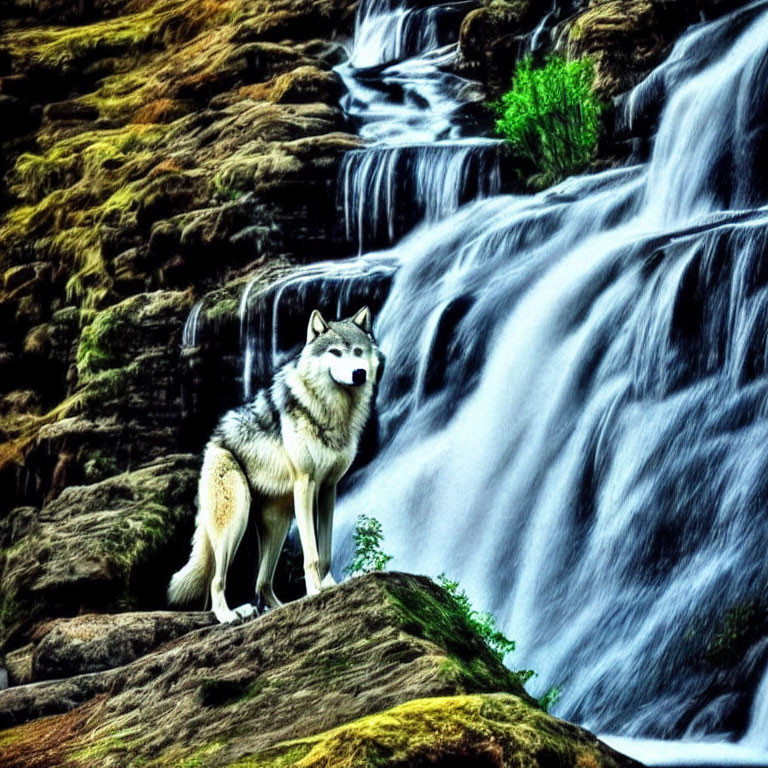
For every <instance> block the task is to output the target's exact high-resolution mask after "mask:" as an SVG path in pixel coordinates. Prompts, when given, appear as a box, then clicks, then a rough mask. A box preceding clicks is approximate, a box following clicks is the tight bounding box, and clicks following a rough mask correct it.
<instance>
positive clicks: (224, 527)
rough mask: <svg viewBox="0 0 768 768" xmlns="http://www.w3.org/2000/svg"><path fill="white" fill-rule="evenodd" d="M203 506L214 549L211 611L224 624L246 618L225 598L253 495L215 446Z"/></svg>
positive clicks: (229, 457) (207, 464)
mask: <svg viewBox="0 0 768 768" xmlns="http://www.w3.org/2000/svg"><path fill="white" fill-rule="evenodd" d="M200 505H201V508H203V509H204V510H205V516H204V517H205V521H206V524H207V528H208V536H209V538H210V541H211V546H212V548H213V559H214V572H213V579H212V581H211V609H212V610H213V612H214V614H216V618H217V619H218V620H219V621H220V622H222V623H223V622H235V621H240V620H241V619H243V618H246V616H245V615H244V614H245V613H247V611H243V610H241V609H237V610H236V611H232V610H230V608H229V606H228V605H227V601H226V598H225V596H224V590H225V588H226V585H227V571H228V570H229V566H230V565H231V563H232V560H233V558H234V556H235V552H236V551H237V548H238V546H239V545H240V540H241V539H242V538H243V533H245V528H246V525H247V524H248V514H249V512H250V508H251V492H250V489H249V487H248V480H247V479H246V477H245V475H244V474H243V471H242V470H241V469H240V465H239V464H238V463H237V461H236V460H235V458H234V456H232V454H231V453H230V452H229V451H226V450H224V449H223V448H218V447H212V448H209V449H208V450H207V451H206V456H205V461H204V463H203V472H202V477H201V480H200Z"/></svg>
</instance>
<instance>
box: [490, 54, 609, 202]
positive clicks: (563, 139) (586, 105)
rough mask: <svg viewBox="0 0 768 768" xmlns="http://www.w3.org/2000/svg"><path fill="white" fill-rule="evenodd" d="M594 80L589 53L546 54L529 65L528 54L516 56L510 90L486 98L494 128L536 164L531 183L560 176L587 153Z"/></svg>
mask: <svg viewBox="0 0 768 768" xmlns="http://www.w3.org/2000/svg"><path fill="white" fill-rule="evenodd" d="M594 80H595V68H594V64H593V63H592V60H591V59H589V58H583V59H574V60H573V61H566V60H565V59H564V58H562V57H560V56H550V57H549V58H548V59H547V60H546V62H545V64H544V66H542V67H534V66H533V60H532V59H531V57H530V56H528V57H526V58H524V59H522V60H521V61H519V62H518V64H517V67H516V69H515V74H514V76H513V78H512V87H511V88H510V90H508V91H507V92H506V93H505V94H504V95H503V96H502V97H501V99H500V100H499V101H498V102H496V103H494V104H491V108H492V109H493V110H494V111H495V112H496V113H497V114H498V116H499V117H498V119H497V120H496V131H497V133H498V134H499V135H501V136H503V137H504V138H505V139H506V140H507V141H508V142H509V144H510V146H511V147H512V149H513V151H514V152H515V154H516V155H517V156H518V157H519V158H521V159H523V160H524V161H526V162H528V163H530V164H531V165H532V166H533V168H535V169H536V173H535V175H534V176H532V177H531V178H530V179H529V182H530V183H531V184H532V185H533V186H535V187H538V188H544V187H546V186H549V185H550V184H554V183H555V182H558V181H561V180H562V179H564V178H565V177H566V176H569V175H570V174H573V173H577V172H579V171H581V170H583V169H584V168H585V167H586V166H587V164H588V163H589V161H590V160H591V159H592V157H593V155H594V152H595V148H596V147H597V141H598V138H599V135H600V113H601V111H602V110H603V106H604V105H603V103H602V102H601V101H600V100H599V98H598V97H597V96H596V95H595V93H594V92H593V90H592V85H593V83H594Z"/></svg>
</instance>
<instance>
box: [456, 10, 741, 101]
mask: <svg viewBox="0 0 768 768" xmlns="http://www.w3.org/2000/svg"><path fill="white" fill-rule="evenodd" d="M743 4H744V3H743V2H740V0H696V1H695V2H687V3H678V2H668V1H667V0H559V1H558V2H556V3H554V4H550V3H546V4H542V3H537V2H534V1H533V0H493V2H483V3H482V5H481V7H479V8H476V9H474V10H472V11H470V12H469V13H468V14H467V15H466V16H465V18H464V21H463V23H462V26H461V34H460V39H459V57H458V61H457V66H458V69H459V71H460V72H462V73H464V74H467V75H468V76H470V77H474V78H476V79H479V80H481V81H482V82H484V83H485V84H486V86H487V87H488V89H489V92H490V93H491V95H496V94H500V93H502V92H503V91H504V90H506V89H507V88H508V87H509V83H510V78H511V76H512V73H513V71H514V64H515V61H516V59H517V58H518V56H520V55H523V54H526V53H532V54H533V55H534V56H538V57H542V56H544V55H546V54H547V53H551V52H552V51H553V50H556V51H558V52H559V53H562V54H565V55H567V56H569V57H572V58H577V57H581V56H590V57H591V58H593V59H594V61H595V65H596V71H597V80H596V83H595V89H596V91H597V92H598V93H599V94H600V95H602V96H604V97H613V96H617V95H618V94H620V93H623V92H626V91H627V90H629V89H630V88H632V87H633V86H634V85H636V84H637V83H638V82H639V81H640V80H642V78H643V77H644V76H645V75H646V74H648V72H650V71H651V70H652V69H653V68H654V67H656V66H657V65H658V64H659V63H660V62H661V61H662V60H663V59H664V57H665V56H666V55H667V54H668V53H669V50H670V48H671V46H672V45H673V44H674V42H675V40H677V38H678V37H679V36H680V34H681V33H682V32H683V31H684V30H685V29H686V28H687V27H688V26H689V25H691V24H694V23H696V22H698V21H700V20H701V19H702V18H715V17H716V16H719V15H722V14H723V13H727V12H728V11H730V10H732V9H733V8H735V7H737V6H739V5H743ZM547 14H548V15H547ZM542 22H543V23H542Z"/></svg>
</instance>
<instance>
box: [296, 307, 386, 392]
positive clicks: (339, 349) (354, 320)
mask: <svg viewBox="0 0 768 768" xmlns="http://www.w3.org/2000/svg"><path fill="white" fill-rule="evenodd" d="M372 325H373V318H372V316H371V310H370V309H368V307H363V308H362V309H361V310H360V311H359V312H357V313H356V314H354V315H353V316H352V317H348V318H346V319H345V320H331V321H328V322H326V321H325V320H324V319H323V316H322V315H321V314H320V312H318V310H314V311H313V312H312V314H311V316H310V318H309V325H308V326H307V343H306V345H305V347H304V349H303V350H302V353H301V358H302V368H303V369H304V371H305V372H306V373H307V374H309V375H310V376H312V377H322V378H325V377H330V381H331V382H333V383H335V384H337V385H340V386H342V387H361V386H363V385H365V384H371V383H373V382H378V381H379V379H380V378H381V373H382V371H383V369H384V355H383V354H382V353H381V351H380V350H379V348H378V347H377V346H376V342H375V341H374V338H373V334H372V333H371V329H372ZM326 380H327V379H326ZM329 383H330V382H329Z"/></svg>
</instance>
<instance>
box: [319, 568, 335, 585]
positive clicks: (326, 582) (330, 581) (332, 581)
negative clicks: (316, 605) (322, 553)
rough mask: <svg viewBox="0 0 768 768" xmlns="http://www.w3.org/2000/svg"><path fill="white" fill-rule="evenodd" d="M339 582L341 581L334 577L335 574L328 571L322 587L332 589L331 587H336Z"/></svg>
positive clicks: (321, 583)
mask: <svg viewBox="0 0 768 768" xmlns="http://www.w3.org/2000/svg"><path fill="white" fill-rule="evenodd" d="M338 583H339V582H338V581H336V579H334V578H333V574H332V573H331V572H330V571H328V573H326V574H325V578H324V579H323V580H322V581H321V582H320V589H330V587H335V586H336V585H337V584H338Z"/></svg>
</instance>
